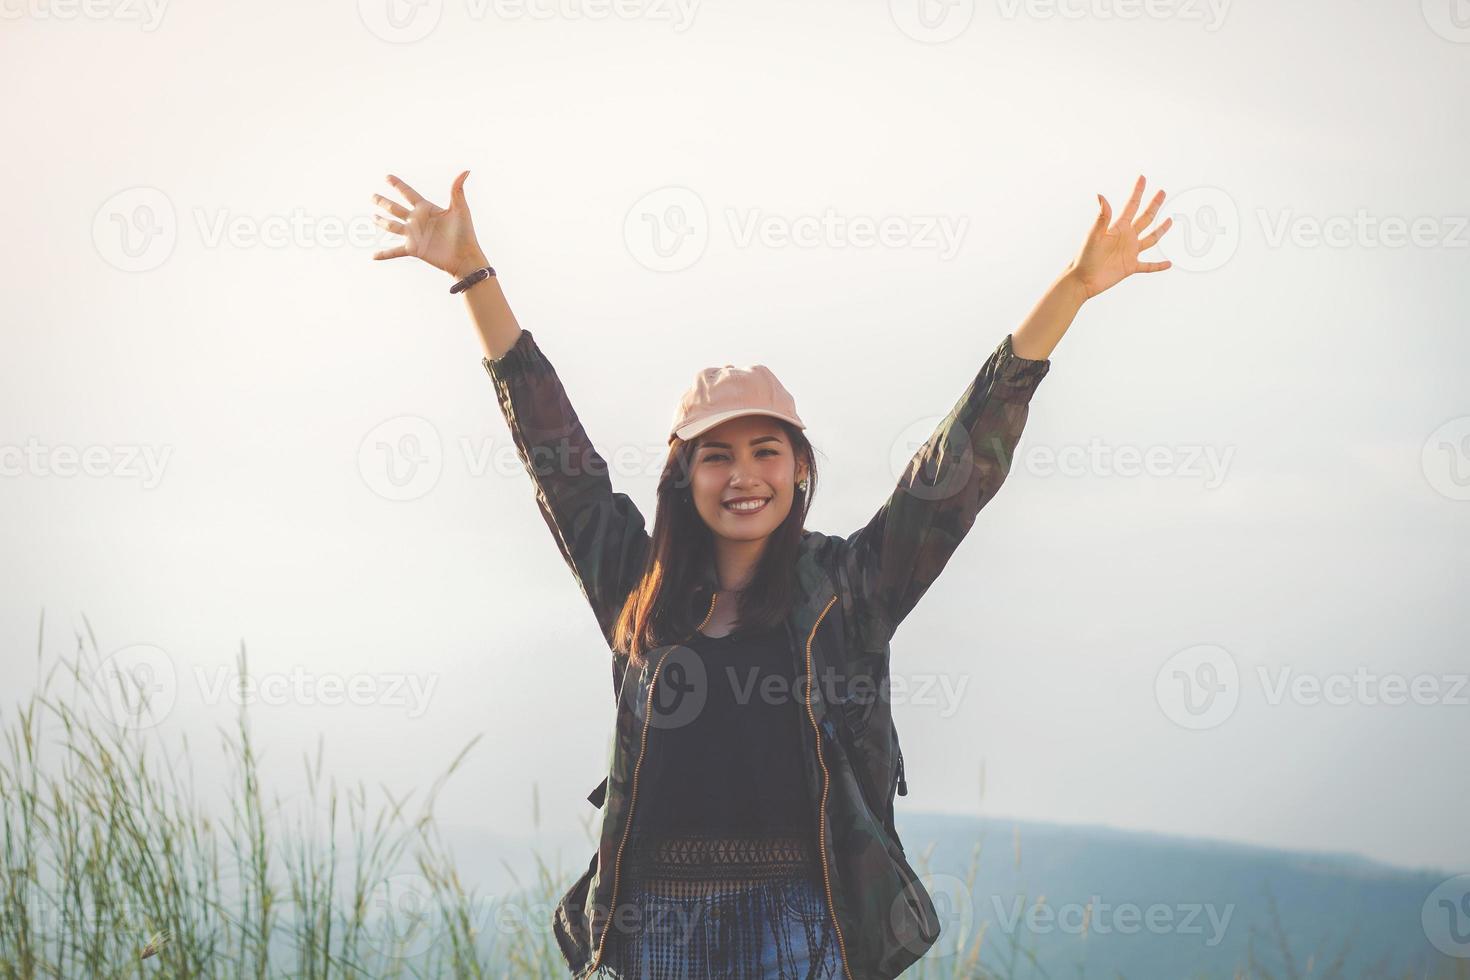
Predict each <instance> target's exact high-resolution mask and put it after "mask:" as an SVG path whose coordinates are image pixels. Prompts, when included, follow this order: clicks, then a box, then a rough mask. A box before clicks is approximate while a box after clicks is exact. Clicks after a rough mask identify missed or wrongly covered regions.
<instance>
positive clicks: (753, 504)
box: [724, 497, 771, 514]
mask: <svg viewBox="0 0 1470 980" xmlns="http://www.w3.org/2000/svg"><path fill="white" fill-rule="evenodd" d="M770 502H771V498H770V497H763V498H761V499H760V500H742V501H739V502H738V503H733V504H730V503H727V504H725V505H724V507H725V509H726V510H728V511H733V512H734V513H736V514H754V513H755V512H756V511H759V510H761V509H762V508H764V507H765V506H766V504H768V503H770Z"/></svg>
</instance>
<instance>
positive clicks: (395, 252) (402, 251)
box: [373, 245, 408, 260]
mask: <svg viewBox="0 0 1470 980" xmlns="http://www.w3.org/2000/svg"><path fill="white" fill-rule="evenodd" d="M407 254H408V249H406V248H404V247H403V246H402V245H395V246H393V247H392V248H385V249H383V250H382V251H381V252H374V253H373V259H374V260H377V259H401V258H403V257H404V256H405V255H407Z"/></svg>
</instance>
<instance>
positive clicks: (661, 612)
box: [613, 419, 817, 667]
mask: <svg viewBox="0 0 1470 980" xmlns="http://www.w3.org/2000/svg"><path fill="white" fill-rule="evenodd" d="M773 421H774V422H775V423H776V424H777V425H779V426H781V429H782V431H783V432H784V433H785V434H786V439H787V441H788V442H789V443H790V445H791V449H792V455H793V456H794V457H795V459H796V469H795V472H797V473H800V472H801V464H802V462H805V464H806V481H807V487H806V489H805V490H802V489H801V487H800V486H797V487H796V490H795V495H794V497H793V499H792V502H791V512H790V513H789V514H787V515H786V519H785V520H784V521H782V522H781V523H780V524H779V525H778V526H777V527H776V529H775V530H774V531H772V532H771V534H770V537H768V538H767V539H766V547H765V550H764V551H763V552H762V553H761V558H760V561H759V562H757V563H756V568H755V575H754V577H753V578H752V579H751V581H750V584H749V585H748V586H746V588H745V590H744V592H743V593H742V594H741V597H740V621H739V623H740V628H741V629H747V628H751V629H766V628H770V627H775V626H778V625H780V623H781V621H782V620H783V619H785V618H786V616H787V614H788V613H790V611H791V602H792V596H793V595H794V594H795V591H796V559H797V554H798V552H799V551H800V549H801V538H802V533H803V532H804V531H805V529H806V515H807V511H808V510H810V509H811V501H812V497H813V496H814V495H815V493H816V489H817V466H816V453H815V451H814V450H813V448H812V444H811V443H810V442H809V441H807V438H806V436H805V435H803V434H802V431H801V430H800V429H798V428H797V427H796V426H794V425H791V424H790V423H788V422H786V421H784V420H782V419H773ZM698 444H699V440H698V437H696V438H695V439H693V440H687V441H686V440H684V439H678V438H676V439H675V440H674V441H673V443H672V444H671V445H670V446H669V455H668V458H667V459H666V460H665V462H664V469H663V473H662V474H661V475H660V476H659V479H658V509H657V510H656V511H655V512H654V520H653V535H652V540H651V543H650V545H649V548H648V560H647V561H646V562H645V563H644V566H643V574H642V576H641V577H640V578H639V580H638V583H637V584H636V585H634V587H633V590H632V591H631V592H629V593H628V598H627V599H626V600H625V601H624V603H623V608H622V611H621V612H620V613H619V614H618V618H617V621H616V623H615V624H614V625H613V649H614V651H616V652H617V653H618V654H619V655H621V656H626V657H627V658H628V661H629V663H630V664H632V665H633V666H635V667H642V666H643V664H644V663H645V661H646V658H647V655H648V653H649V651H651V650H654V649H656V648H658V647H661V646H667V645H669V644H672V643H679V642H682V641H684V640H687V639H688V638H689V637H691V636H693V635H694V633H695V631H696V630H697V629H698V628H699V625H700V624H701V623H702V622H703V621H704V618H705V615H706V614H707V612H708V606H709V600H710V592H709V591H707V590H704V589H700V588H699V582H700V576H699V572H700V570H701V569H703V568H705V567H706V565H707V564H709V563H711V562H713V561H714V532H713V531H711V530H710V529H709V525H707V524H705V522H704V518H702V517H700V516H699V511H698V510H696V509H695V506H694V496H693V493H692V492H691V490H690V485H691V483H692V476H691V473H692V470H693V463H694V452H695V449H697V448H698Z"/></svg>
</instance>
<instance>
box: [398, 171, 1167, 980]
mask: <svg viewBox="0 0 1470 980" xmlns="http://www.w3.org/2000/svg"><path fill="white" fill-rule="evenodd" d="M468 175H469V172H468V171H466V172H464V173H462V174H460V175H459V177H458V178H456V180H455V181H454V184H453V185H452V187H451V189H450V204H449V207H448V208H440V207H438V206H436V205H434V204H432V203H431V202H429V201H427V200H425V199H424V198H423V197H421V196H420V195H419V194H418V193H417V192H416V191H414V189H413V188H412V187H409V186H408V185H407V184H405V183H404V182H403V181H401V180H399V179H398V178H396V177H393V176H389V177H388V181H389V183H390V184H392V185H393V187H395V188H396V189H397V190H398V191H399V192H400V193H401V194H402V195H403V197H404V198H405V200H406V201H407V203H406V204H405V203H401V202H398V201H394V200H390V199H388V198H386V197H383V196H382V195H377V194H375V195H373V201H374V202H375V203H376V204H378V205H380V206H381V207H383V208H384V209H385V210H387V211H388V213H389V214H391V215H392V218H387V217H384V216H382V215H376V216H375V220H376V221H377V223H378V224H379V225H380V226H382V227H384V228H386V229H387V230H389V231H391V232H393V233H395V234H399V235H402V236H403V237H404V241H403V243H402V244H401V245H399V246H396V247H394V248H390V249H385V250H383V251H380V252H378V253H376V254H375V255H374V256H373V258H374V259H391V258H399V257H402V256H408V255H411V256H415V257H417V258H419V259H422V260H423V261H425V262H427V263H428V264H430V265H432V266H434V267H435V268H437V269H440V270H442V271H444V272H446V273H448V274H449V275H450V276H452V277H453V278H454V279H455V280H456V282H455V285H454V286H453V287H452V288H451V292H463V293H464V299H465V302H466V304H467V306H468V308H469V312H470V317H471V319H472V321H473V322H474V324H475V327H476V330H477V331H478V333H479V336H480V341H481V345H482V347H483V349H484V357H483V358H482V365H483V366H484V368H485V370H486V372H487V373H488V374H489V376H490V378H491V380H492V381H493V382H494V385H495V391H496V397H497V399H498V400H499V403H500V407H501V411H502V414H503V415H504V417H505V419H506V421H507V424H508V425H509V427H510V432H511V435H512V438H513V439H514V441H515V444H516V448H517V451H518V453H519V454H520V456H521V460H522V462H523V463H524V464H525V466H526V469H527V471H528V473H529V474H530V476H531V479H532V482H533V485H534V486H535V489H536V499H537V503H538V506H539V508H540V510H541V514H542V516H543V518H544V519H545V521H546V523H547V526H548V527H549V528H550V530H551V532H552V535H553V538H554V539H555V541H556V543H557V546H558V547H559V548H560V550H561V552H562V556H563V558H564V560H565V561H566V563H567V565H568V567H569V568H570V569H571V571H572V573H573V575H574V576H575V579H576V581H577V583H578V585H579V587H580V588H581V590H582V592H583V594H584V595H585V596H586V598H587V600H588V602H589V604H590V605H591V607H592V610H593V613H594V615H595V616H596V618H597V622H598V625H599V627H600V628H601V630H602V633H603V636H604V638H605V639H606V641H607V644H608V647H609V649H610V650H611V651H612V652H613V657H612V661H611V663H612V681H613V691H614V695H615V697H616V699H617V712H616V719H615V727H614V750H613V754H612V759H611V762H610V764H609V767H608V775H607V778H606V779H604V780H603V782H602V784H601V785H599V786H598V787H597V789H595V790H594V791H593V793H592V795H591V796H590V797H589V800H591V802H593V803H594V804H595V805H598V806H603V807H605V811H604V815H603V823H602V833H601V839H600V843H599V847H598V850H597V852H596V853H595V854H594V855H593V856H592V859H591V861H590V862H589V864H588V867H587V870H586V871H585V872H584V873H583V874H582V876H581V877H580V878H579V879H578V880H577V881H576V883H575V884H573V885H572V887H571V888H570V889H569V890H568V891H567V893H566V894H565V895H564V896H563V898H562V900H561V902H560V903H559V905H558V906H557V909H556V911H555V913H554V914H553V917H552V928H553V933H554V935H555V936H556V939H557V943H558V945H559V947H560V948H561V951H562V954H563V956H564V957H565V958H566V962H567V966H568V968H569V969H570V970H571V972H572V975H573V976H574V977H577V978H578V980H581V978H586V977H590V976H592V975H594V974H596V975H598V976H608V977H628V978H631V977H643V978H649V980H663V978H695V977H715V976H720V977H726V976H728V977H810V978H826V977H843V978H845V980H870V978H871V980H887V978H891V977H895V976H898V974H899V973H901V972H902V971H903V970H904V969H905V968H906V967H907V966H909V965H910V964H912V963H913V962H914V961H916V960H917V959H918V958H919V957H921V956H922V955H923V954H924V952H925V951H926V950H927V949H929V948H930V947H931V946H932V945H933V944H934V942H935V941H936V940H937V939H938V936H939V928H940V924H939V919H938V915H937V913H936V910H935V907H934V903H933V901H932V899H931V898H930V896H929V895H928V893H927V892H926V891H925V889H924V887H923V885H922V883H921V882H920V881H919V879H918V876H917V875H916V874H915V873H914V871H913V868H912V867H911V866H910V865H909V863H908V861H907V859H906V857H905V855H904V851H903V844H902V842H901V841H900V840H899V838H898V832H897V828H896V826H895V824H894V809H893V803H894V796H895V794H903V793H906V785H905V780H904V773H903V755H902V752H901V750H900V748H899V745H898V737H897V734H896V732H895V731H894V729H893V725H892V715H891V712H890V710H889V708H890V705H889V703H888V698H887V697H885V696H883V695H884V694H885V692H886V687H887V683H888V679H889V669H888V664H889V656H890V640H891V637H892V636H893V633H894V631H895V630H896V629H897V627H898V625H899V623H900V622H901V621H902V620H903V619H904V617H906V616H907V615H908V613H909V612H910V611H911V610H912V609H913V608H914V606H915V604H916V603H917V602H918V600H919V599H920V598H921V597H922V596H923V594H924V593H925V592H926V591H927V590H928V588H929V586H930V585H931V584H932V583H933V582H934V580H935V579H936V578H937V577H938V575H939V573H940V571H942V570H943V568H944V566H945V565H946V563H947V562H948V560H949V558H950V556H951V555H952V554H953V552H954V550H955V549H956V547H957V546H958V545H959V542H960V541H961V540H962V539H963V537H964V536H965V534H966V533H967V532H968V531H969V528H970V527H971V525H972V524H973V522H974V520H975V516H976V515H977V514H978V512H979V511H980V509H981V508H982V507H984V505H985V504H986V503H987V502H988V501H989V500H990V499H991V498H992V497H993V496H994V495H995V493H996V491H997V490H998V489H999V488H1000V485H1001V483H1002V482H1003V481H1004V479H1005V476H1006V474H1007V472H1008V470H1009V467H1010V460H1011V458H1012V455H1013V453H1014V450H1015V447H1016V444H1017V442H1018V441H1019V439H1020V436H1021V431H1022V429H1023V428H1024V426H1025V421H1026V415H1027V410H1028V405H1029V402H1030V399H1031V396H1032V394H1033V393H1034V392H1035V389H1036V386H1037V385H1038V384H1039V383H1040V382H1041V380H1042V378H1043V377H1045V375H1046V373H1047V371H1048V370H1049V369H1050V365H1051V362H1050V360H1049V357H1050V354H1051V352H1052V350H1053V349H1054V348H1055V347H1056V345H1057V343H1058V341H1060V339H1061V337H1062V335H1063V333H1065V332H1066V330H1067V328H1068V327H1069V326H1070V325H1071V323H1072V320H1073V319H1074V318H1075V316H1076V314H1077V312H1078V310H1079V309H1080V308H1081V306H1082V304H1083V303H1084V302H1085V301H1086V300H1088V299H1090V298H1091V297H1093V296H1096V295H1098V294H1099V293H1101V292H1103V291H1104V290H1106V289H1109V288H1111V287H1112V286H1114V285H1116V284H1117V283H1119V282H1121V281H1122V280H1123V279H1125V278H1127V277H1128V276H1130V275H1132V274H1134V273H1136V272H1159V271H1162V270H1164V269H1167V268H1169V266H1170V263H1169V262H1167V261H1165V262H1144V261H1140V259H1139V253H1140V252H1142V251H1144V250H1145V249H1147V248H1149V247H1151V246H1152V245H1154V244H1155V243H1157V242H1158V240H1159V239H1160V238H1161V237H1162V236H1163V234H1164V233H1165V232H1166V231H1167V230H1168V228H1169V226H1170V224H1171V223H1172V221H1171V220H1165V221H1164V222H1163V223H1161V224H1160V225H1159V227H1158V228H1156V229H1155V230H1154V231H1152V232H1148V233H1146V234H1145V232H1146V229H1147V228H1148V227H1149V225H1150V224H1151V223H1152V222H1153V220H1154V217H1155V216H1156V215H1157V214H1158V211H1159V208H1160V207H1161V205H1162V204H1163V201H1164V194H1163V192H1158V193H1157V194H1156V195H1155V196H1154V198H1153V199H1152V201H1151V202H1150V203H1149V205H1148V207H1147V208H1146V209H1145V210H1144V211H1143V212H1142V213H1141V214H1140V213H1139V206H1140V204H1141V202H1142V199H1143V192H1144V178H1143V177H1142V176H1140V177H1139V178H1138V181H1137V182H1136V184H1135V185H1134V188H1133V192H1132V195H1131V197H1130V198H1129V201H1128V203H1127V206H1126V207H1125V208H1124V210H1123V212H1122V214H1121V215H1120V216H1119V217H1118V220H1117V221H1116V222H1111V217H1112V209H1111V207H1110V205H1109V204H1108V201H1107V199H1106V198H1104V197H1103V196H1102V195H1098V202H1099V205H1100V209H1099V212H1098V215H1097V218H1096V221H1095V222H1094V224H1093V226H1092V228H1091V230H1090V231H1089V232H1088V234H1087V237H1086V239H1085V241H1084V242H1083V244H1082V247H1081V249H1080V250H1079V251H1078V253H1077V255H1076V256H1075V257H1074V258H1073V260H1072V261H1071V263H1070V264H1069V265H1068V266H1067V267H1066V269H1065V270H1063V272H1062V274H1061V275H1060V276H1058V277H1057V279H1056V280H1055V281H1054V282H1053V283H1052V285H1051V286H1050V288H1049V289H1048V290H1047V292H1046V294H1045V295H1044V296H1043V297H1042V298H1041V300H1040V302H1038V303H1037V305H1036V307H1035V308H1034V309H1033V310H1032V311H1031V313H1030V315H1029V316H1028V317H1027V318H1026V320H1025V321H1024V322H1023V323H1022V324H1021V325H1020V326H1019V327H1018V328H1017V329H1016V330H1015V332H1014V333H1012V334H1008V335H1007V336H1006V337H1005V338H1004V339H1003V340H1002V341H1001V342H1000V344H999V345H998V346H997V347H996V348H995V350H994V351H993V352H992V353H991V354H990V356H989V357H988V358H987V359H986V360H985V362H984V363H983V364H982V366H981V368H980V370H979V372H978V373H977V375H976V376H975V378H974V380H973V381H972V382H971V384H970V385H969V386H968V387H967V388H966V390H965V391H964V392H963V394H962V395H961V397H960V399H959V402H958V403H957V404H956V405H955V406H954V408H953V410H952V411H951V412H950V413H949V415H947V416H946V417H945V419H944V420H943V421H942V422H941V423H940V425H939V427H938V429H937V430H936V431H935V433H934V434H933V435H932V436H931V437H930V439H929V440H928V442H927V443H926V444H925V445H924V446H923V447H921V448H920V449H919V451H918V452H917V453H916V454H915V456H914V458H913V460H912V461H911V462H910V464H909V466H908V468H907V469H906V470H905V472H904V474H903V476H902V478H901V479H900V480H899V483H898V486H897V487H896V489H895V490H894V492H893V494H892V495H891V496H890V498H889V499H888V500H887V501H886V502H885V503H884V504H883V506H882V507H880V508H879V510H878V512H877V513H876V514H875V515H874V517H873V518H872V519H871V520H870V521H869V522H868V524H867V525H865V526H864V527H862V528H860V529H859V530H858V531H856V532H854V533H852V534H851V535H849V536H847V537H846V538H842V537H837V536H833V535H826V534H821V533H819V532H814V531H809V530H806V528H805V518H806V514H807V511H808V508H809V507H810V503H811V499H812V496H813V492H814V488H815V484H816V466H815V460H814V457H813V453H812V448H811V444H810V443H809V442H808V441H807V439H806V437H805V435H804V434H803V429H804V428H805V426H804V425H803V424H802V422H801V419H800V416H799V415H798V414H797V412H796V405H795V401H794V399H793V398H792V397H791V395H790V393H789V392H788V391H787V390H786V389H785V387H784V386H782V385H781V383H780V381H779V380H777V379H776V377H775V375H774V374H772V373H771V372H770V371H769V369H767V368H766V367H764V366H763V365H753V366H751V367H748V368H737V367H735V366H734V365H728V364H727V365H725V366H723V367H720V368H708V369H706V370H703V371H701V372H699V373H698V374H697V375H696V377H695V381H694V384H693V385H692V386H691V387H690V388H689V389H688V391H686V392H685V394H684V396H683V398H682V399H681V401H680V404H679V406H678V408H677V411H676V413H675V419H674V423H673V425H672V427H671V429H670V432H669V450H668V455H667V458H666V461H665V465H664V469H663V473H662V475H661V477H660V479H659V482H658V487H657V511H656V514H655V521H654V527H653V533H652V535H650V534H649V533H647V532H646V531H645V529H644V520H643V517H642V515H641V514H640V513H639V512H638V509H637V508H636V507H635V506H634V505H633V502H632V500H631V499H630V498H629V497H628V496H627V495H626V494H622V493H617V492H614V491H613V490H612V487H611V484H610V481H609V480H608V476H607V471H606V466H605V464H604V462H603V460H602V458H601V456H599V455H598V453H597V451H596V450H595V449H594V448H593V446H592V444H591V441H590V440H589V439H588V437H587V433H586V430H585V429H584V428H583V427H582V424H581V421H580V420H579V419H578V417H577V415H576V412H575V411H574V410H573V408H572V406H571V403H570V401H569V399H568V398H567V394H566V392H565V390H564V389H563V388H562V386H561V383H560V381H559V380H558V378H557V375H556V372H555V370H554V369H553V368H552V366H551V362H550V361H549V360H548V359H547V357H546V355H545V354H544V353H543V352H542V351H541V350H540V348H539V347H538V346H537V344H536V341H535V339H534V338H533V337H532V335H531V333H530V331H527V330H522V329H521V328H520V326H519V325H518V324H517V322H516V320H515V317H514V316H513V315H512V313H511V311H510V307H509V306H508V305H507V303H506V300H505V295H504V293H503V292H502V291H501V288H500V283H499V279H498V277H497V276H496V275H495V274H494V271H493V270H492V269H491V268H490V267H489V262H488V261H487V259H486V256H485V253H484V252H483V251H482V250H481V248H480V245H479V243H478V240H477V238H476V235H475V232H474V228H473V224H472V222H471V220H470V213H469V207H468V204H467V203H466V201H465V196H464V182H465V178H466V177H468Z"/></svg>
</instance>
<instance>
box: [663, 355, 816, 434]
mask: <svg viewBox="0 0 1470 980" xmlns="http://www.w3.org/2000/svg"><path fill="white" fill-rule="evenodd" d="M741 415H769V416H771V417H772V418H778V419H781V420H783V421H786V422H790V423H791V424H792V425H794V426H796V427H797V428H798V429H805V428H806V423H805V422H803V421H802V420H801V416H799V415H797V414H796V399H795V398H792V397H791V392H789V391H787V390H786V386H785V385H783V384H781V382H780V381H779V380H777V378H776V375H775V374H773V373H772V372H771V369H770V368H768V367H766V366H765V365H764V364H752V365H750V366H749V367H736V366H735V365H733V364H726V365H725V366H724V367H718V368H705V369H704V370H702V371H700V372H699V373H698V374H697V375H695V377H694V384H692V385H690V386H689V390H688V391H686V392H684V394H683V396H682V397H680V399H679V410H678V411H677V412H676V413H675V414H674V424H673V426H672V427H671V429H670V431H669V442H671V443H672V442H673V441H674V439H676V438H678V439H683V440H686V441H688V440H690V439H693V438H694V437H695V436H697V435H699V434H700V433H702V432H707V431H709V430H710V429H712V428H714V427H715V426H717V425H719V424H720V423H721V422H724V421H726V420H728V419H733V418H736V417H738V416H741Z"/></svg>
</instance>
